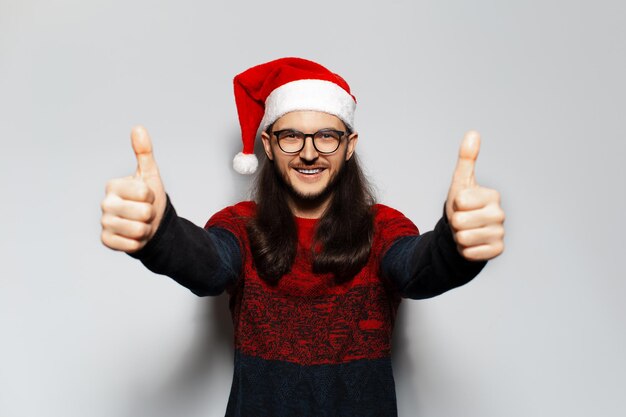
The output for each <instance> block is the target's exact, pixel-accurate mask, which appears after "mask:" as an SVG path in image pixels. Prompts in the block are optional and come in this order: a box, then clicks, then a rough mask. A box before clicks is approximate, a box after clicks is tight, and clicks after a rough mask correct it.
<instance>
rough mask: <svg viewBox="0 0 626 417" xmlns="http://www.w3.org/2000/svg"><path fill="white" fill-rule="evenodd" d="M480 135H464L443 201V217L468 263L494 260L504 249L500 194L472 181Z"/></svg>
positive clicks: (473, 132) (473, 133) (502, 212)
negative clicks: (446, 196)
mask: <svg viewBox="0 0 626 417" xmlns="http://www.w3.org/2000/svg"><path fill="white" fill-rule="evenodd" d="M479 149H480V134H479V133H478V132H476V131H472V130H470V131H468V132H467V133H465V137H464V138H463V142H462V143H461V148H460V149H459V159H458V161H457V164H456V168H455V170H454V176H453V177H452V184H451V185H450V190H449V191H448V198H447V200H446V215H447V217H448V222H449V224H450V227H451V229H452V235H453V236H454V241H455V242H456V244H457V250H458V251H459V253H460V254H461V255H462V256H463V257H464V258H465V259H468V260H471V261H482V260H488V259H492V258H495V257H496V256H498V255H500V254H501V253H502V251H503V250H504V241H503V238H504V227H503V223H504V219H505V216H504V211H503V210H502V207H500V193H499V192H498V191H496V190H493V189H491V188H486V187H481V186H479V185H478V184H476V179H475V178H474V165H475V164H476V157H477V156H478V151H479Z"/></svg>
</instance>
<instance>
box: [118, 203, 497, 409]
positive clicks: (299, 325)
mask: <svg viewBox="0 0 626 417" xmlns="http://www.w3.org/2000/svg"><path fill="white" fill-rule="evenodd" d="M373 209H374V210H375V220H374V224H375V234H374V239H373V244H372V249H371V252H370V256H369V260H368V262H367V264H366V265H365V267H363V269H362V270H361V271H360V272H359V273H358V274H357V275H356V277H355V278H354V279H352V280H351V281H349V282H347V283H345V284H341V285H336V284H334V282H333V279H332V275H330V274H315V273H313V272H312V267H311V261H310V256H309V254H310V246H311V241H312V238H313V235H314V230H315V225H316V222H317V220H316V219H303V218H297V217H296V224H297V227H298V251H297V257H296V261H295V263H294V265H293V267H292V270H291V272H290V273H288V274H286V275H285V276H283V277H282V278H281V280H280V281H279V284H278V285H275V286H272V285H270V284H267V283H266V282H265V281H263V280H262V279H260V278H259V276H258V275H257V273H256V270H255V268H254V265H253V258H252V254H251V253H250V249H249V248H250V245H249V241H248V236H247V233H246V227H245V224H246V221H247V220H248V219H249V218H250V216H253V215H254V210H255V204H254V203H253V202H251V201H244V202H241V203H238V204H236V205H233V206H230V207H226V208H225V209H223V210H221V211H220V212H218V213H216V214H215V215H214V216H212V217H211V218H210V219H209V221H208V222H207V223H206V225H205V226H204V227H203V228H202V227H199V226H196V225H194V224H193V223H191V222H190V221H188V220H186V219H184V218H182V217H179V216H178V215H177V214H176V210H175V209H174V206H173V205H172V203H171V201H170V198H169V195H168V196H167V207H166V210H165V214H164V217H163V220H162V221H161V224H160V225H159V228H158V230H157V232H156V234H155V235H154V237H153V238H152V239H151V240H150V241H149V242H148V244H147V245H146V246H145V247H144V248H142V249H141V250H140V251H138V252H135V253H132V254H129V255H130V256H132V257H133V258H136V259H139V260H141V262H142V263H143V264H144V265H145V266H146V267H147V268H148V269H150V270H151V271H153V272H155V273H158V274H163V275H167V276H169V277H171V278H173V279H174V280H176V281H177V282H178V283H180V284H181V285H184V286H185V287H187V288H189V289H190V290H191V291H192V292H193V293H194V294H196V295H199V296H212V295H219V294H221V293H223V292H224V291H226V292H227V293H228V294H229V296H230V311H231V315H232V318H233V325H234V348H235V363H234V375H233V381H232V386H231V393H230V397H229V401H228V406H227V409H226V416H227V417H248V416H254V417H264V416H268V417H269V416H272V417H282V416H285V417H287V416H299V417H305V416H317V417H319V416H329V417H330V416H385V417H389V416H396V415H397V408H396V394H395V384H394V379H393V373H392V367H391V340H392V332H393V327H394V321H395V317H396V312H397V310H398V306H399V304H400V302H401V300H402V298H411V299H422V298H429V297H434V296H436V295H439V294H441V293H443V292H445V291H448V290H450V289H452V288H456V287H459V286H461V285H463V284H465V283H467V282H469V281H470V280H471V279H472V278H474V277H475V276H476V275H477V274H478V273H479V272H480V271H481V270H482V268H483V267H484V266H485V264H486V261H482V262H473V261H468V260H466V259H464V258H463V257H462V256H461V255H460V254H459V253H458V251H457V249H456V244H455V242H454V240H453V238H452V233H451V230H450V226H449V225H448V222H447V218H446V216H445V210H444V214H443V216H442V218H441V219H440V220H439V221H438V222H437V224H436V226H435V229H434V230H433V231H429V232H426V233H423V234H420V233H419V230H418V228H417V227H416V226H415V225H414V224H413V222H411V221H410V220H409V219H408V218H406V217H405V216H404V215H403V214H402V213H400V212H399V211H397V210H394V209H392V208H390V207H387V206H385V205H382V204H377V205H375V206H374V207H373Z"/></svg>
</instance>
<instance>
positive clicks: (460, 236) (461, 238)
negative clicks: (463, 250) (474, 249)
mask: <svg viewBox="0 0 626 417" xmlns="http://www.w3.org/2000/svg"><path fill="white" fill-rule="evenodd" d="M456 241H457V243H458V244H460V245H462V246H468V245H469V243H470V242H469V234H468V233H467V232H464V231H461V232H458V233H457V234H456Z"/></svg>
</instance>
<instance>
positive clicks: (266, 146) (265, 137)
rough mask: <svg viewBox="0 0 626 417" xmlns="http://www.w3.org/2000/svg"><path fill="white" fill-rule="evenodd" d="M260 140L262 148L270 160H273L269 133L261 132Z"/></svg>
mask: <svg viewBox="0 0 626 417" xmlns="http://www.w3.org/2000/svg"><path fill="white" fill-rule="evenodd" d="M261 140H262V141H263V149H265V154H266V155H267V157H268V158H269V160H270V161H273V160H274V152H273V151H272V144H271V139H270V137H269V135H268V134H267V133H266V132H261Z"/></svg>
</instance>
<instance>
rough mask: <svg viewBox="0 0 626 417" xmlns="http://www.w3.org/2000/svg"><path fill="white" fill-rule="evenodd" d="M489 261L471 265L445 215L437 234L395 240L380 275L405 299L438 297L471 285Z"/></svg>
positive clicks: (472, 262) (436, 229) (432, 232)
mask: <svg viewBox="0 0 626 417" xmlns="http://www.w3.org/2000/svg"><path fill="white" fill-rule="evenodd" d="M486 264H487V261H470V260H467V259H465V258H464V257H463V256H462V255H461V254H460V253H459V252H458V250H457V248H456V242H455V241H454V238H453V236H452V229H451V228H450V224H449V223H448V218H447V216H446V212H445V204H444V210H443V215H442V217H441V219H439V221H438V222H437V224H436V225H435V228H434V230H432V231H429V232H426V233H423V234H421V235H412V236H402V237H400V238H398V239H396V240H395V241H394V242H393V243H392V244H391V245H390V247H389V249H388V250H387V251H386V252H385V254H384V255H383V259H382V261H381V271H382V274H383V276H384V277H386V278H387V279H388V280H389V281H390V282H392V283H393V284H394V286H395V287H396V288H397V290H398V291H399V293H400V295H401V296H402V297H404V298H411V299H424V298H430V297H435V296H437V295H439V294H442V293H444V292H446V291H449V290H451V289H453V288H456V287H460V286H461V285H464V284H466V283H468V282H469V281H471V280H472V279H473V278H474V277H475V276H476V275H478V273H479V272H480V271H481V270H482V269H483V267H484V266H485V265H486Z"/></svg>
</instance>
